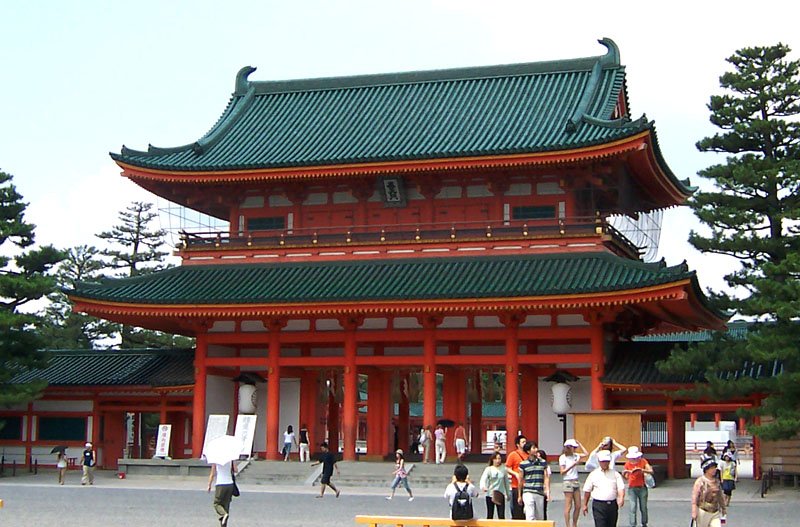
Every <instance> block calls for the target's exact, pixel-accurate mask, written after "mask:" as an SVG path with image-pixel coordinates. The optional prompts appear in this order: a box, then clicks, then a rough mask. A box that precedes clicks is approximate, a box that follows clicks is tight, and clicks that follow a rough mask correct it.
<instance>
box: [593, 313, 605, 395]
mask: <svg viewBox="0 0 800 527" xmlns="http://www.w3.org/2000/svg"><path fill="white" fill-rule="evenodd" d="M590 355H591V358H592V365H591V370H592V371H591V383H592V387H591V393H592V410H605V408H606V401H605V392H604V390H603V383H602V382H601V381H600V379H601V378H602V377H603V375H605V372H606V364H605V355H604V354H603V323H602V322H601V321H599V320H596V321H593V322H592V338H591V353H590Z"/></svg>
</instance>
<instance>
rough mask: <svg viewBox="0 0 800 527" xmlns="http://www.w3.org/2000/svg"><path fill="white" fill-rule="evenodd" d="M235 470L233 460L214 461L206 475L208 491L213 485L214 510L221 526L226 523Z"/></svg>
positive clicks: (225, 525) (224, 526)
mask: <svg viewBox="0 0 800 527" xmlns="http://www.w3.org/2000/svg"><path fill="white" fill-rule="evenodd" d="M235 471H236V464H235V463H234V462H233V461H228V462H227V463H225V464H222V465H220V464H217V463H214V464H212V465H211V473H210V474H209V475H208V492H211V486H212V485H214V512H216V513H217V518H218V519H219V524H220V526H221V527H227V525H228V517H229V516H230V512H231V498H233V487H234V481H233V474H234V473H235Z"/></svg>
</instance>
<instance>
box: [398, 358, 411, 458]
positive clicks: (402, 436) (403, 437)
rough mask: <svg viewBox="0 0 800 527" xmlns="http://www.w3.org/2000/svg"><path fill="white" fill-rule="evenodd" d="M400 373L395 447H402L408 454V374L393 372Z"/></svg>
mask: <svg viewBox="0 0 800 527" xmlns="http://www.w3.org/2000/svg"><path fill="white" fill-rule="evenodd" d="M395 375H400V381H399V382H400V388H401V389H400V402H399V403H398V404H397V448H402V449H403V452H405V453H406V454H408V452H409V449H408V446H409V441H408V440H409V436H410V433H411V431H410V416H409V414H410V410H411V408H410V405H409V403H408V384H407V383H408V375H407V374H405V373H395Z"/></svg>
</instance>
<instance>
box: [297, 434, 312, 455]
mask: <svg viewBox="0 0 800 527" xmlns="http://www.w3.org/2000/svg"><path fill="white" fill-rule="evenodd" d="M299 432H300V438H299V440H298V442H297V444H298V447H299V449H300V463H307V462H308V461H311V452H310V451H309V448H308V446H309V443H308V428H307V427H306V425H305V424H303V425H302V426H301V427H300V431H299Z"/></svg>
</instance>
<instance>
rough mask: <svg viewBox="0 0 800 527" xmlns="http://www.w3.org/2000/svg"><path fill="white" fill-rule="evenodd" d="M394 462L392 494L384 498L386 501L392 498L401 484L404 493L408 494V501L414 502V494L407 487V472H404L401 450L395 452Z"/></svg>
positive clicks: (404, 463) (404, 466)
mask: <svg viewBox="0 0 800 527" xmlns="http://www.w3.org/2000/svg"><path fill="white" fill-rule="evenodd" d="M394 462H395V465H394V472H392V475H393V476H394V479H393V480H392V484H391V488H392V493H391V494H390V495H388V496H386V499H387V500H390V499H392V498H394V491H395V490H397V487H398V486H399V485H401V484H402V485H403V486H404V487H405V488H406V492H408V501H414V494H413V493H412V492H411V487H409V486H408V470H406V460H405V457H404V456H403V450H402V449H400V448H398V449H397V450H396V451H395V453H394Z"/></svg>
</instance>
